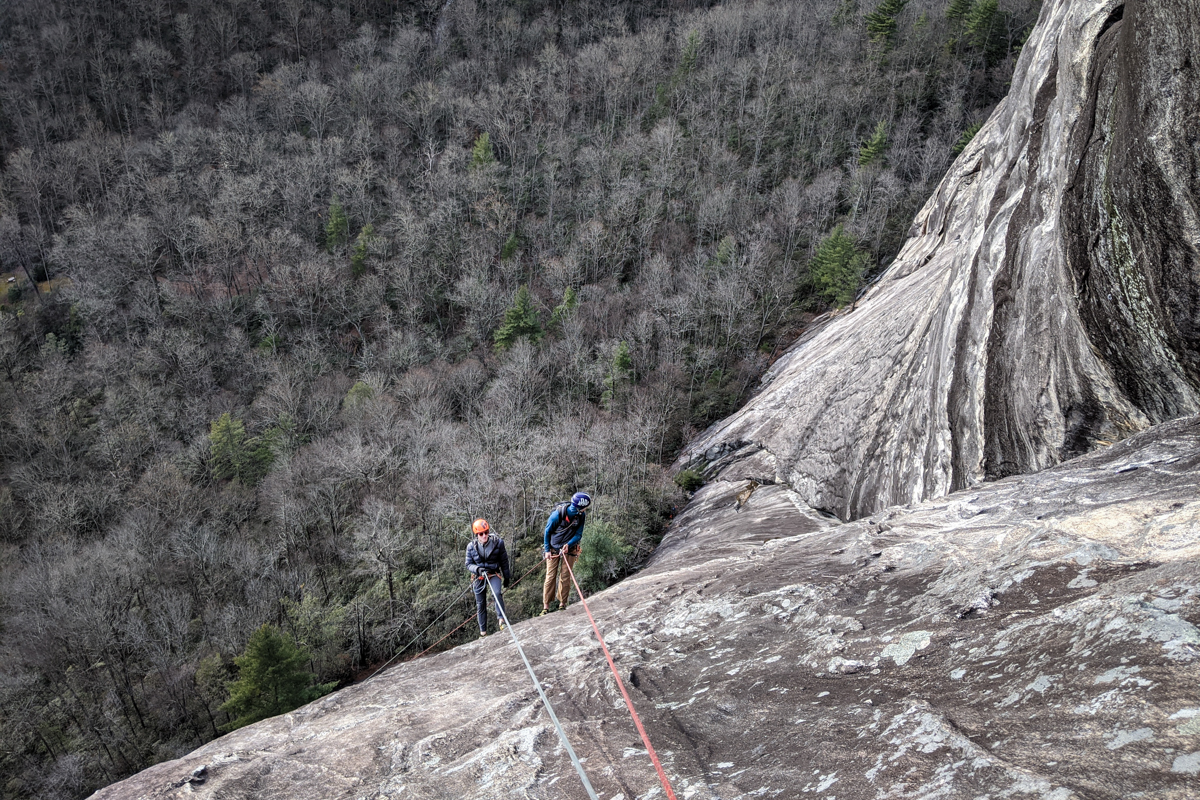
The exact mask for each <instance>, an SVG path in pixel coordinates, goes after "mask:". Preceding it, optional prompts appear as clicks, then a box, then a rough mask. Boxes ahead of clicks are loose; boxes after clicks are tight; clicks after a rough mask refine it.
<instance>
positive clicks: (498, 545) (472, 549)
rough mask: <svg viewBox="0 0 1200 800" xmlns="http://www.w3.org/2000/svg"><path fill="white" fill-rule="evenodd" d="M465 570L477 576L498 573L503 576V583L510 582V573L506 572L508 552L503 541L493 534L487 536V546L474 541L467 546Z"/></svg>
mask: <svg viewBox="0 0 1200 800" xmlns="http://www.w3.org/2000/svg"><path fill="white" fill-rule="evenodd" d="M467 569H468V570H469V571H470V572H471V574H472V575H477V576H478V575H483V574H484V573H496V572H499V573H500V574H501V575H503V576H504V580H505V582H507V581H509V580H511V579H512V573H510V572H509V571H508V550H507V549H505V547H504V540H503V539H501V538H500V537H499V536H497V535H496V534H494V533H493V534H490V535H489V536H488V540H487V544H480V542H479V540H478V539H476V540H475V541H473V542H471V543H470V544H469V545H467Z"/></svg>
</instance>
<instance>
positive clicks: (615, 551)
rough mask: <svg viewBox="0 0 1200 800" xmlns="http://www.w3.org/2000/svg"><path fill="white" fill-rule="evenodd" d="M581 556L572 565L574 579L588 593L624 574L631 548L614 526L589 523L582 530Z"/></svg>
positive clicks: (601, 587)
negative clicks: (573, 565)
mask: <svg viewBox="0 0 1200 800" xmlns="http://www.w3.org/2000/svg"><path fill="white" fill-rule="evenodd" d="M582 544H583V553H582V554H580V556H579V560H578V561H577V562H575V578H576V579H577V580H578V581H579V585H580V586H582V587H583V590H584V591H585V592H587V593H588V594H591V593H593V592H598V591H600V590H601V589H603V588H604V587H606V586H609V585H611V584H613V583H615V582H616V580H617V578H619V577H620V576H621V575H622V574H624V573H625V571H626V561H627V560H628V558H629V556H630V555H631V554H632V553H633V546H632V545H630V544H629V543H628V542H626V541H625V537H623V536H622V535H621V534H620V532H619V531H617V529H616V526H614V525H612V524H610V523H607V522H591V523H588V526H587V527H586V528H585V529H584V531H583V542H582Z"/></svg>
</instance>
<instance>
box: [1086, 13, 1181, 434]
mask: <svg viewBox="0 0 1200 800" xmlns="http://www.w3.org/2000/svg"><path fill="white" fill-rule="evenodd" d="M1123 10H1124V7H1120V8H1118V9H1116V10H1114V12H1113V13H1112V14H1110V16H1109V18H1108V19H1107V20H1106V21H1105V24H1104V27H1103V29H1102V33H1101V34H1100V36H1099V37H1098V42H1097V46H1096V50H1097V56H1096V59H1095V64H1094V67H1093V69H1092V70H1091V74H1090V77H1089V83H1090V85H1089V87H1088V92H1087V97H1088V104H1087V105H1086V106H1085V107H1084V109H1083V119H1084V120H1085V122H1086V123H1087V124H1086V125H1083V126H1081V127H1080V133H1079V135H1077V136H1076V137H1075V139H1074V140H1073V142H1072V143H1071V152H1072V158H1073V160H1075V161H1076V162H1077V163H1078V165H1079V166H1078V168H1077V170H1076V175H1075V177H1074V179H1073V180H1072V182H1071V185H1070V186H1069V187H1068V191H1067V192H1066V194H1065V197H1064V226H1065V229H1066V233H1067V235H1066V237H1065V240H1066V245H1067V247H1066V256H1067V261H1068V263H1069V265H1070V267H1071V271H1072V273H1073V275H1074V278H1075V281H1076V285H1077V287H1078V300H1079V305H1080V316H1081V318H1082V320H1083V322H1084V325H1085V327H1086V330H1087V334H1088V338H1089V340H1090V342H1091V344H1092V347H1093V348H1094V350H1095V351H1096V353H1097V355H1098V356H1099V357H1100V358H1101V359H1102V360H1103V362H1104V363H1105V364H1106V365H1107V367H1108V369H1109V370H1110V371H1111V374H1112V375H1113V378H1114V380H1115V382H1116V384H1117V385H1118V386H1119V387H1120V388H1121V390H1122V391H1123V392H1124V393H1125V394H1126V395H1127V396H1128V397H1129V398H1130V400H1131V402H1132V403H1133V404H1134V405H1135V406H1136V407H1137V408H1138V409H1139V410H1140V411H1141V412H1142V413H1143V414H1145V415H1146V417H1147V419H1149V420H1150V421H1151V422H1154V423H1157V422H1162V421H1165V420H1168V419H1173V418H1176V417H1179V416H1182V415H1185V414H1191V413H1195V412H1196V411H1197V410H1198V409H1200V349H1198V347H1197V345H1198V344H1200V341H1198V340H1197V337H1196V328H1195V324H1194V320H1195V318H1196V315H1197V313H1198V311H1200V307H1198V305H1197V290H1196V283H1197V281H1196V276H1197V275H1200V259H1198V258H1197V251H1196V246H1195V242H1196V241H1197V239H1198V238H1200V231H1197V230H1196V228H1195V214H1194V204H1195V198H1196V196H1197V193H1196V192H1197V190H1198V189H1200V185H1195V184H1193V185H1190V186H1189V185H1186V183H1187V180H1186V176H1185V175H1183V174H1176V175H1167V174H1166V173H1165V171H1164V165H1166V164H1177V163H1178V161H1179V159H1180V157H1183V158H1184V160H1185V161H1189V160H1190V161H1191V162H1192V163H1193V164H1194V163H1195V160H1196V153H1195V152H1194V148H1193V151H1192V152H1191V153H1188V152H1187V150H1186V148H1185V149H1184V150H1183V151H1182V152H1181V151H1180V148H1179V147H1178V146H1177V141H1176V135H1175V134H1176V132H1177V131H1178V130H1179V129H1178V128H1177V126H1178V125H1179V124H1181V123H1184V124H1186V122H1187V120H1188V118H1190V119H1191V122H1192V123H1193V124H1196V120H1195V111H1194V105H1195V103H1197V102H1200V80H1198V79H1197V77H1196V76H1194V75H1190V74H1188V75H1182V74H1180V66H1181V65H1182V64H1184V63H1191V62H1192V61H1193V60H1194V59H1195V57H1196V56H1197V54H1198V53H1200V37H1198V36H1197V32H1196V25H1195V17H1196V14H1197V12H1196V10H1195V8H1194V4H1191V3H1175V2H1162V3H1145V2H1134V3H1130V4H1129V8H1128V12H1129V13H1128V14H1125V13H1122V12H1123ZM1164 15H1170V17H1171V19H1172V21H1171V22H1170V23H1169V25H1170V28H1171V30H1172V32H1173V34H1174V35H1175V36H1176V37H1177V38H1178V41H1177V42H1176V44H1177V48H1176V49H1173V50H1172V51H1171V52H1170V53H1169V54H1168V53H1163V52H1159V51H1157V50H1156V48H1154V47H1147V46H1146V44H1145V43H1147V42H1153V41H1160V40H1162V39H1164V38H1169V37H1170V34H1168V33H1167V30H1166V28H1167V25H1168V23H1167V22H1166V21H1165V20H1164V18H1163V17H1164ZM1189 18H1191V19H1190V23H1191V24H1190V25H1189V24H1187V23H1188V21H1189ZM1180 21H1183V22H1184V23H1185V24H1183V25H1179V22H1180ZM1181 34H1182V35H1181ZM1188 72H1189V73H1190V70H1189V71H1188ZM1180 104H1183V105H1185V106H1187V105H1190V106H1192V110H1189V111H1184V110H1182V109H1180V108H1179V105H1180ZM1164 132H1166V133H1168V134H1169V135H1166V136H1164V135H1162V134H1163V133H1164ZM1181 178H1183V179H1184V183H1185V185H1180V184H1179V181H1180V179H1181ZM1181 199H1183V200H1184V202H1183V203H1182V204H1181V203H1180V202H1179V200H1181ZM1189 212H1190V213H1189ZM1189 216H1190V217H1192V219H1191V220H1189V219H1188V217H1189Z"/></svg>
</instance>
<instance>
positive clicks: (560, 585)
mask: <svg viewBox="0 0 1200 800" xmlns="http://www.w3.org/2000/svg"><path fill="white" fill-rule="evenodd" d="M582 550H583V548H581V547H580V546H579V545H575V546H574V547H571V548H568V550H567V555H566V556H565V558H566V559H567V566H569V567H571V568H572V569H574V568H575V562H576V561H578V560H579V554H580V553H581V552H582ZM563 558H564V556H560V555H558V554H557V553H552V554H551V555H550V557H549V558H547V559H546V582H545V583H543V584H542V607H543V608H549V607H550V600H551V599H552V598H553V597H554V594H555V589H556V588H557V590H558V604H559V606H565V605H566V604H567V598H568V597H570V596H571V573H570V572H568V571H567V570H566V569H564V568H561V564H560V562H561V561H562V559H563Z"/></svg>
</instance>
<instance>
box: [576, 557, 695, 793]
mask: <svg viewBox="0 0 1200 800" xmlns="http://www.w3.org/2000/svg"><path fill="white" fill-rule="evenodd" d="M562 563H563V565H564V566H565V567H566V568H567V574H569V575H570V576H571V583H573V584H575V591H576V592H578V593H579V603H580V604H581V605H582V606H583V610H584V611H586V612H587V616H588V620H589V621H590V622H591V623H592V630H593V631H594V632H595V633H596V639H597V641H599V642H600V648H601V649H602V650H604V657H605V658H606V659H608V667H609V669H611V670H612V674H613V677H614V678H616V679H617V686H618V688H620V690H621V696H622V697H624V698H625V707H626V708H628V709H629V715H630V716H631V717H633V724H634V725H635V726H636V727H637V731H638V734H640V735H641V737H642V743H643V744H645V745H646V752H647V753H649V754H650V760H651V761H652V762H654V769H655V771H657V772H658V780H659V782H661V783H662V786H663V790H664V791H665V792H666V793H667V798H668V800H676V798H675V792H673V791H672V790H671V783H670V781H668V780H667V774H666V773H665V772H663V768H662V763H661V762H660V761H659V760H658V754H657V753H655V752H654V745H652V744H650V737H649V736H647V735H646V729H645V728H643V727H642V720H641V718H640V717H639V716H638V713H637V711H635V710H634V708H633V701H632V700H630V699H629V692H628V691H626V690H625V682H624V681H622V680H621V676H620V674H619V673H618V672H617V665H616V664H614V663H613V657H612V653H610V652H608V645H606V644H605V643H604V637H603V636H601V635H600V628H599V627H597V626H596V619H595V617H593V616H592V610H591V609H590V608H588V604H587V600H586V599H585V598H584V596H583V589H580V588H579V581H577V580H575V571H574V570H572V569H571V563H570V562H569V561H568V560H567V559H565V558H564V559H563V560H562Z"/></svg>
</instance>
